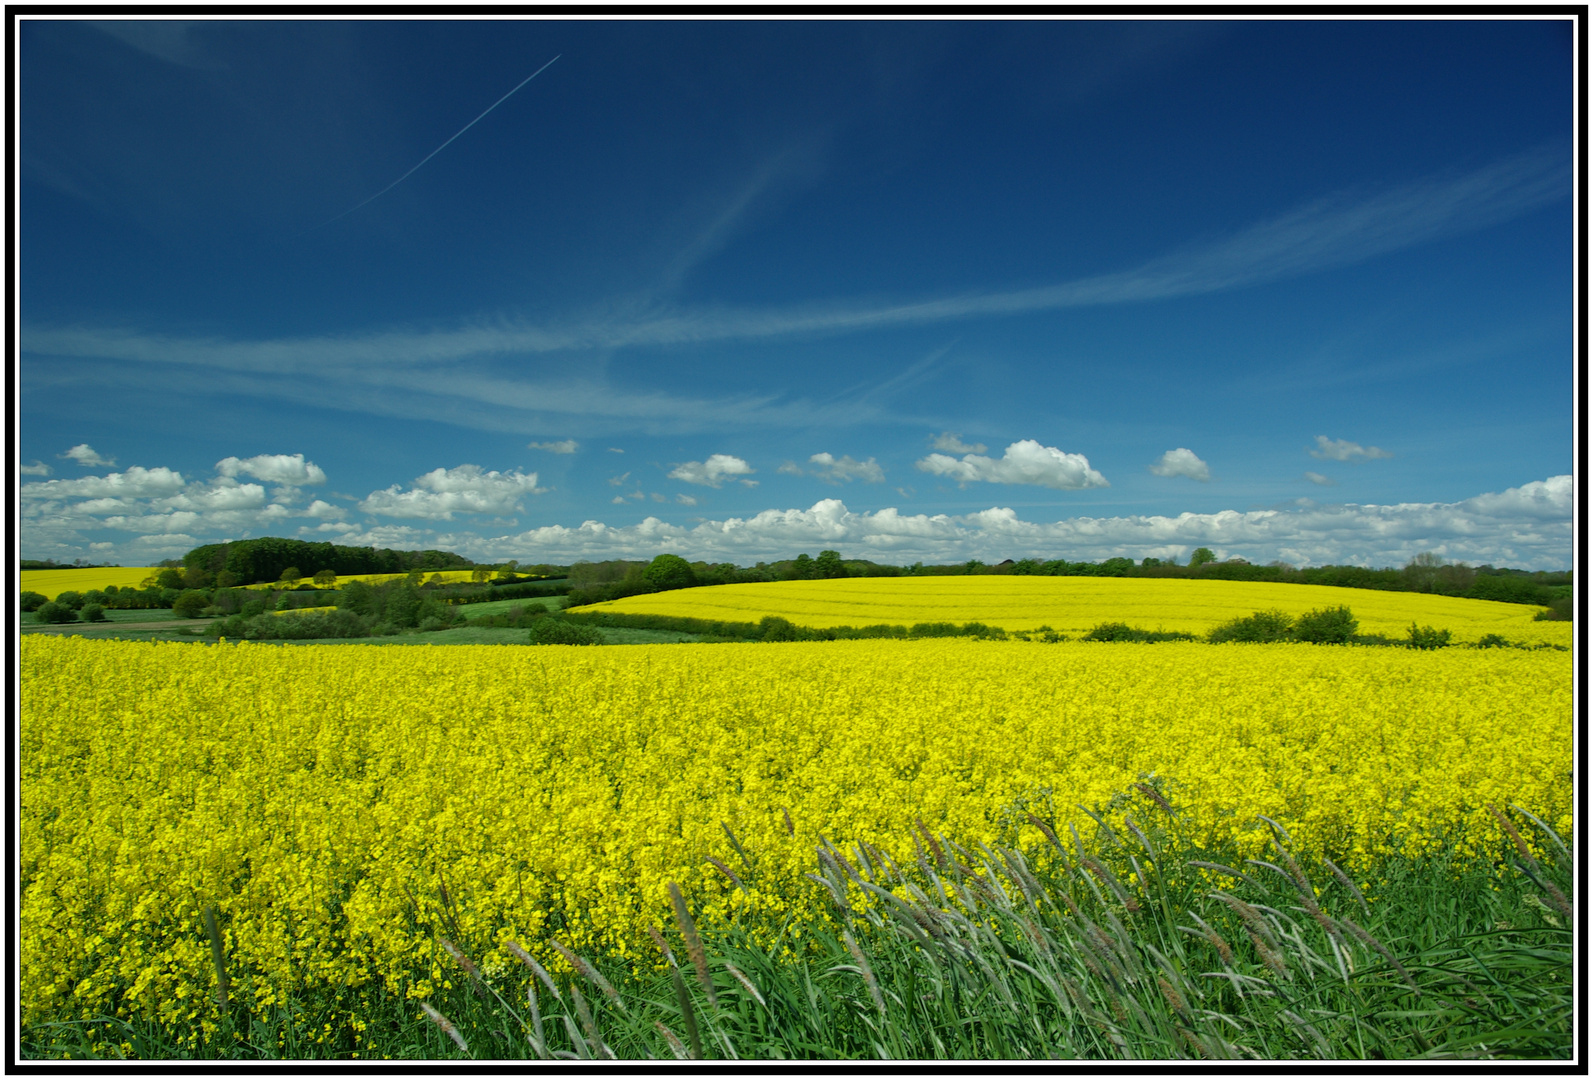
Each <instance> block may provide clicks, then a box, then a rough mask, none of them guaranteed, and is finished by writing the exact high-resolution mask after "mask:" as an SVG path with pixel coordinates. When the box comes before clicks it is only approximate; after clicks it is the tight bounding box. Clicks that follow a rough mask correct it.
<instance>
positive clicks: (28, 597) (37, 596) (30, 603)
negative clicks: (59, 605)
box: [22, 592, 50, 611]
mask: <svg viewBox="0 0 1593 1080" xmlns="http://www.w3.org/2000/svg"><path fill="white" fill-rule="evenodd" d="M49 602H50V598H49V597H48V596H45V595H44V594H43V593H36V592H25V593H23V594H22V610H23V611H38V610H39V609H40V608H41V607H43V606H44V605H45V604H48V603H49Z"/></svg>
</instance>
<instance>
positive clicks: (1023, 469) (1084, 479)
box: [917, 439, 1111, 491]
mask: <svg viewBox="0 0 1593 1080" xmlns="http://www.w3.org/2000/svg"><path fill="white" fill-rule="evenodd" d="M917 466H918V468H920V469H922V470H923V471H924V472H927V473H933V474H934V475H936V476H945V477H950V478H951V479H953V480H956V481H957V482H958V484H967V483H972V482H974V481H980V480H982V481H985V482H987V483H992V484H1034V485H1037V486H1039V487H1048V488H1055V489H1056V490H1058V491H1073V490H1077V489H1079V488H1090V487H1109V486H1111V485H1109V484H1108V483H1107V482H1106V477H1104V476H1102V475H1101V474H1100V473H1098V472H1096V471H1095V470H1094V469H1092V468H1090V462H1089V459H1088V458H1086V457H1085V456H1084V455H1083V454H1068V453H1064V452H1063V451H1061V450H1058V449H1057V448H1056V447H1054V446H1041V445H1040V444H1039V443H1037V442H1035V441H1034V440H1033V439H1020V440H1019V441H1018V442H1015V443H1013V444H1012V445H1011V446H1009V447H1007V449H1006V453H1004V454H1002V456H1001V457H1000V459H996V458H988V457H983V456H981V455H979V454H964V455H963V456H962V459H961V460H960V461H959V460H958V459H956V458H952V457H947V456H946V455H945V454H930V455H929V456H928V457H926V458H924V459H923V460H921V461H919V462H917Z"/></svg>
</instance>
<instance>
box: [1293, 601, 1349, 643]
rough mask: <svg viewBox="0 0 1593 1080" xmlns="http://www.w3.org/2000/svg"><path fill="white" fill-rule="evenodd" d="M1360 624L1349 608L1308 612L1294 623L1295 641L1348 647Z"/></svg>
mask: <svg viewBox="0 0 1593 1080" xmlns="http://www.w3.org/2000/svg"><path fill="white" fill-rule="evenodd" d="M1358 626H1360V623H1359V622H1358V621H1357V620H1356V618H1355V616H1354V615H1352V614H1351V613H1350V609H1349V608H1348V607H1344V606H1340V607H1336V608H1322V609H1320V610H1317V611H1308V612H1306V613H1305V614H1304V615H1301V616H1300V617H1299V618H1298V619H1296V620H1295V623H1294V639H1295V640H1296V641H1309V642H1311V643H1312V644H1315V645H1347V644H1349V642H1350V640H1351V639H1352V638H1354V636H1355V630H1356V628H1357V627H1358Z"/></svg>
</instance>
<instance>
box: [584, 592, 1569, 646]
mask: <svg viewBox="0 0 1593 1080" xmlns="http://www.w3.org/2000/svg"><path fill="white" fill-rule="evenodd" d="M1340 605H1348V606H1349V608H1350V610H1351V611H1353V612H1354V613H1355V617H1356V618H1357V619H1359V620H1360V630H1361V632H1362V633H1366V634H1384V635H1387V636H1390V637H1398V636H1402V635H1403V634H1404V633H1405V631H1406V630H1407V629H1408V628H1409V627H1410V624H1411V623H1412V622H1413V621H1414V622H1416V623H1419V624H1421V625H1423V626H1433V627H1435V628H1438V629H1447V630H1450V631H1451V632H1452V633H1453V634H1454V640H1455V641H1456V642H1457V643H1458V642H1473V641H1476V640H1477V639H1478V638H1481V637H1482V636H1483V635H1485V634H1500V635H1502V636H1504V637H1506V638H1508V639H1509V640H1511V641H1521V642H1550V643H1554V644H1560V645H1569V644H1570V643H1571V624H1570V623H1567V622H1535V621H1534V620H1533V616H1535V615H1536V614H1537V613H1538V612H1539V611H1540V610H1541V609H1540V608H1536V607H1531V606H1529V605H1525V604H1503V603H1499V602H1497V601H1493V600H1465V599H1460V598H1457V597H1452V596H1431V595H1428V594H1426V593H1405V592H1383V591H1379V590H1375V589H1341V588H1335V587H1333V586H1329V585H1281V584H1274V583H1270V582H1252V581H1189V580H1183V579H1178V578H1094V577H1030V576H1011V577H1007V576H997V575H970V576H968V577H900V578H843V579H838V580H832V581H771V582H758V583H754V584H748V585H714V586H707V587H703V588H697V589H678V590H674V591H671V592H662V593H649V594H646V595H643V596H629V597H626V598H624V599H622V600H611V601H608V602H606V603H601V604H590V605H587V606H586V607H582V608H576V609H574V610H577V611H612V612H625V613H633V614H649V615H675V616H690V617H693V618H700V619H726V620H732V621H737V622H756V621H758V620H759V619H761V618H763V617H764V616H765V615H778V616H781V617H783V618H787V619H790V620H791V621H792V622H794V623H797V624H798V625H801V626H812V627H818V628H824V627H831V626H868V625H870V624H875V623H899V624H903V625H911V624H913V623H921V622H951V623H965V622H984V623H989V624H990V625H992V626H999V627H1001V628H1002V629H1004V630H1033V629H1036V628H1038V627H1040V626H1049V627H1051V628H1052V629H1053V630H1059V631H1063V632H1065V633H1069V634H1079V633H1084V632H1086V631H1088V630H1089V629H1090V628H1091V627H1094V626H1096V625H1098V624H1099V623H1103V622H1126V623H1128V624H1130V625H1131V626H1138V627H1142V628H1144V629H1147V630H1179V631H1185V632H1188V633H1197V634H1198V633H1205V632H1206V631H1208V630H1211V629H1212V628H1213V627H1215V626H1217V625H1219V624H1221V623H1223V622H1226V621H1227V620H1229V619H1232V618H1236V617H1238V616H1242V615H1249V614H1250V613H1251V612H1254V611H1260V610H1263V609H1268V608H1278V609H1281V610H1283V611H1286V612H1288V613H1289V614H1291V615H1303V614H1304V613H1305V612H1307V611H1311V610H1313V609H1318V608H1326V607H1338V606H1340Z"/></svg>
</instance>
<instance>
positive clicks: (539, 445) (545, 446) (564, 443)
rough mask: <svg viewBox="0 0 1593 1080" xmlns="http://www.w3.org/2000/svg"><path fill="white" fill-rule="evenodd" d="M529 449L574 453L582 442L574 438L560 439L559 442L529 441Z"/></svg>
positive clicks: (552, 452)
mask: <svg viewBox="0 0 1593 1080" xmlns="http://www.w3.org/2000/svg"><path fill="white" fill-rule="evenodd" d="M525 445H526V449H527V450H546V451H547V452H548V453H550V454H573V453H575V451H576V450H578V449H579V448H580V445H581V444H580V443H578V442H576V441H575V440H574V439H560V440H559V441H558V442H528V443H526V444H525Z"/></svg>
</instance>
